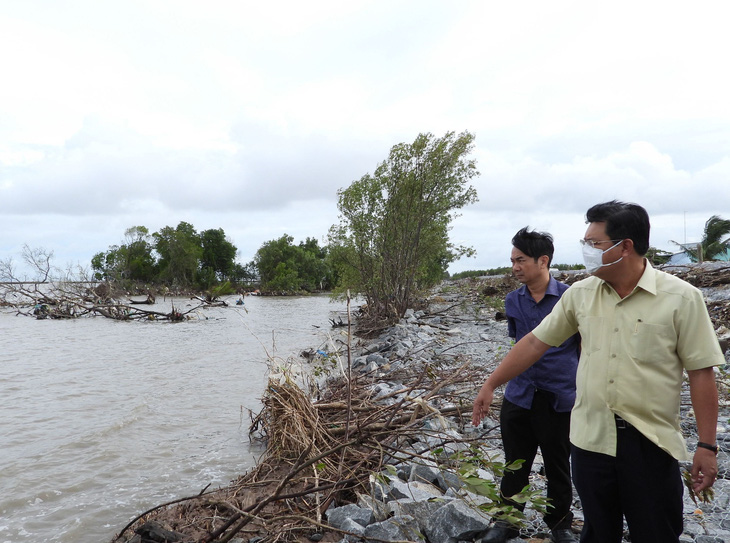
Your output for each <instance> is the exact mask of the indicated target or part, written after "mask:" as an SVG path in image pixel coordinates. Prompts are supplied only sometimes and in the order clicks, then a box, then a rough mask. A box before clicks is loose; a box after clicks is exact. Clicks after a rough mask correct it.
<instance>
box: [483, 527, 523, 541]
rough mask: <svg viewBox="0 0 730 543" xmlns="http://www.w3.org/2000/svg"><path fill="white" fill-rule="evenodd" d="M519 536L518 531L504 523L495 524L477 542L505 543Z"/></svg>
mask: <svg viewBox="0 0 730 543" xmlns="http://www.w3.org/2000/svg"><path fill="white" fill-rule="evenodd" d="M518 535H520V531H519V530H518V529H517V528H515V527H514V526H512V525H511V524H507V523H506V522H497V523H495V525H494V526H492V527H491V528H489V531H488V532H487V534H486V535H485V536H484V537H482V538H481V539H480V540H479V543H506V542H507V541H509V540H510V539H514V538H515V537H517V536H518Z"/></svg>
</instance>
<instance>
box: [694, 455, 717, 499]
mask: <svg viewBox="0 0 730 543" xmlns="http://www.w3.org/2000/svg"><path fill="white" fill-rule="evenodd" d="M690 474H691V475H692V488H693V490H694V491H695V493H699V492H702V491H703V490H704V489H706V488H710V487H711V486H712V485H713V484H715V478H716V477H717V457H716V456H715V453H713V452H712V451H710V450H708V449H703V448H698V449H697V450H696V451H695V456H694V459H693V460H692V469H691V470H690Z"/></svg>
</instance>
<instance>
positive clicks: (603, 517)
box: [572, 427, 683, 543]
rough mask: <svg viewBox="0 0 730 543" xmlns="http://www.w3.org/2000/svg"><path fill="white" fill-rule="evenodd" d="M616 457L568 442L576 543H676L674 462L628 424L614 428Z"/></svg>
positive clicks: (678, 513)
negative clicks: (578, 526)
mask: <svg viewBox="0 0 730 543" xmlns="http://www.w3.org/2000/svg"><path fill="white" fill-rule="evenodd" d="M617 432H618V442H617V448H616V457H613V456H609V455H606V454H600V453H595V452H590V451H585V450H583V449H579V448H578V447H575V446H573V448H572V455H573V456H572V460H573V483H574V484H575V489H576V490H577V491H578V495H579V496H580V500H581V504H582V506H583V514H584V515H585V523H584V525H583V532H582V533H581V538H580V540H581V542H582V543H620V541H621V540H622V533H623V517H624V516H625V517H626V523H627V524H628V526H629V534H630V535H631V541H632V543H676V542H678V541H679V536H680V535H681V534H682V530H683V528H682V492H683V486H682V480H681V476H680V474H679V463H678V462H677V460H675V459H674V458H672V456H671V455H669V454H668V453H666V452H665V451H663V450H662V449H660V448H659V447H657V446H656V445H655V444H654V443H652V442H651V441H649V440H648V439H647V438H645V437H644V436H643V435H642V434H641V433H640V432H639V431H638V430H636V429H635V428H634V427H627V428H623V429H619V430H617Z"/></svg>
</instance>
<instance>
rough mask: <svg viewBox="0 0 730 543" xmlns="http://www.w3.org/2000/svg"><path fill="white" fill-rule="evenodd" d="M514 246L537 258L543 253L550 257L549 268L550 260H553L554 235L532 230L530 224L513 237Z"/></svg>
mask: <svg viewBox="0 0 730 543" xmlns="http://www.w3.org/2000/svg"><path fill="white" fill-rule="evenodd" d="M512 246H513V247H515V248H516V249H519V250H520V251H522V252H523V253H525V254H526V255H527V256H529V257H532V258H534V259H535V262H537V259H538V258H540V257H541V256H543V255H547V257H548V268H549V267H550V262H552V261H553V253H554V252H555V247H553V237H552V236H551V235H550V234H548V233H547V232H535V231H530V227H529V226H525V227H524V228H522V229H521V230H520V231H519V232H517V233H516V234H515V237H513V238H512Z"/></svg>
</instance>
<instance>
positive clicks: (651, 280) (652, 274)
mask: <svg viewBox="0 0 730 543" xmlns="http://www.w3.org/2000/svg"><path fill="white" fill-rule="evenodd" d="M644 263H645V264H646V266H645V267H644V273H642V274H641V278H640V279H639V282H638V283H637V284H636V286H637V287H638V288H640V289H643V290H645V291H647V292H648V293H649V294H653V295H654V296H656V270H655V269H654V267H653V266H652V265H651V262H649V261H648V260H647V259H646V258H645V259H644Z"/></svg>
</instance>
